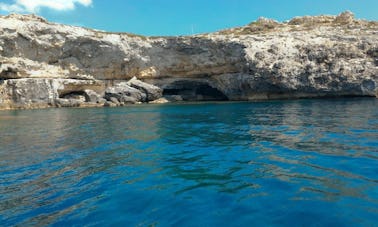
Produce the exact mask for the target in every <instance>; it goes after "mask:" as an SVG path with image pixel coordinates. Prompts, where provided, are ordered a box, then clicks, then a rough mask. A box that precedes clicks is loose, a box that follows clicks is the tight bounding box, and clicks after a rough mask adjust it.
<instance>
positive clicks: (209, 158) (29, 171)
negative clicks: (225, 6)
mask: <svg viewBox="0 0 378 227" xmlns="http://www.w3.org/2000/svg"><path fill="white" fill-rule="evenodd" d="M0 137H1V139H0V225H1V226H9V225H20V226H30V225H36V226H41V225H53V226H71V225H76V226H83V225H88V226H108V225H112V226H149V225H151V226H172V225H173V226H256V225H259V226H267V225H269V226H377V225H378V100H377V99H369V98H367V99H331V100H298V101H271V102H255V103H203V104H182V105H142V106H129V107H124V108H108V109H107V108H98V109H96V108H94V109H47V110H24V111H2V112H0Z"/></svg>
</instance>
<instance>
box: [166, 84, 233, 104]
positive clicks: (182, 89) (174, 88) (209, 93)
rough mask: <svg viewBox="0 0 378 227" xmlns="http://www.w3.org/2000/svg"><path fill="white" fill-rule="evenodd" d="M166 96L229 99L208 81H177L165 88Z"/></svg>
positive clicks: (203, 99) (186, 99) (197, 99)
mask: <svg viewBox="0 0 378 227" xmlns="http://www.w3.org/2000/svg"><path fill="white" fill-rule="evenodd" d="M163 95H164V96H172V95H178V96H181V98H182V99H183V100H184V101H227V100H228V98H227V96H226V95H225V94H224V93H223V92H221V91H220V90H218V89H217V88H214V87H211V86H210V85H209V84H208V83H206V82H199V81H187V80H182V81H176V82H173V83H171V84H169V85H168V86H167V87H166V88H164V90H163Z"/></svg>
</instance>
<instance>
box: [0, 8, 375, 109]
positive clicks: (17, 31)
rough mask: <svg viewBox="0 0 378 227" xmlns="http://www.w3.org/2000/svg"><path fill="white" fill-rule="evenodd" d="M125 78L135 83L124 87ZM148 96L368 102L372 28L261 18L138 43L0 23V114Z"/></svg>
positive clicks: (347, 20)
mask: <svg viewBox="0 0 378 227" xmlns="http://www.w3.org/2000/svg"><path fill="white" fill-rule="evenodd" d="M133 77H136V78H137V79H138V80H136V79H135V78H134V79H133V81H135V80H136V81H138V82H137V83H141V84H142V85H143V86H142V87H141V86H138V87H135V83H136V82H134V87H133V84H132V83H131V82H130V79H131V78H133ZM142 81H144V82H142ZM125 82H126V83H125ZM147 83H149V84H152V85H155V86H152V87H153V88H151V86H149V84H147ZM114 87H116V89H112V88H114ZM120 89H124V90H122V91H121V90H120ZM133 89H139V91H140V92H142V93H143V92H144V93H145V94H144V95H142V96H141V95H137V96H136V95H135V94H136V91H135V90H133ZM149 89H152V90H153V92H155V93H154V95H153V97H155V98H159V96H157V94H160V96H165V97H166V99H168V100H255V99H274V98H300V97H319V96H375V95H376V94H377V90H378V22H372V21H364V20H356V19H354V18H353V15H352V14H351V13H349V12H346V13H342V14H340V15H339V16H318V17H298V18H294V19H292V20H290V21H288V22H285V23H279V22H276V21H273V20H269V19H264V18H261V19H259V20H258V21H256V22H253V23H251V24H249V25H247V26H244V27H240V28H234V29H229V30H224V31H220V32H217V33H211V34H202V35H196V36H188V37H143V36H137V35H131V34H126V33H107V32H103V31H97V30H90V29H85V28H81V27H73V26H66V25H61V24H54V23H49V22H47V21H46V20H45V19H43V18H41V17H38V16H34V15H15V14H12V15H9V16H0V108H34V107H47V106H83V105H84V106H86V105H89V106H93V105H112V104H114V105H120V104H122V102H123V101H122V100H128V102H130V100H131V101H132V102H140V101H142V102H143V101H152V100H150V99H146V98H145V97H146V95H147V96H148V94H149V92H150V93H151V90H149ZM156 89H161V91H158V92H157V93H156V91H157V90H156ZM115 90H117V92H118V93H117V94H115V95H114V94H113V95H112V94H110V93H109V92H110V91H115ZM93 92H94V93H93ZM130 92H131V93H130ZM88 94H97V95H98V97H97V98H96V99H94V100H95V101H93V99H91V98H89V97H92V96H90V95H88ZM106 94H107V95H106ZM121 96H122V97H121ZM106 97H112V100H109V99H110V98H109V99H107V98H106ZM115 97H118V99H117V100H115V99H114V98H115ZM129 97H132V98H133V99H130V98H129ZM135 97H144V98H143V99H140V100H139V99H138V98H137V99H135ZM117 102H118V103H117ZM124 102H126V101H124ZM128 102H127V103H128Z"/></svg>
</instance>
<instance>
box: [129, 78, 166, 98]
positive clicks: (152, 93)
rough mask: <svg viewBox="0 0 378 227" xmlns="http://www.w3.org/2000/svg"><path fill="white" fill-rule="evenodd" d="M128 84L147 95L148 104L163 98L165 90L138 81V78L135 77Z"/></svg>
mask: <svg viewBox="0 0 378 227" xmlns="http://www.w3.org/2000/svg"><path fill="white" fill-rule="evenodd" d="M127 84H128V85H129V86H131V87H133V88H136V89H138V90H140V91H141V92H143V93H145V94H146V101H147V102H150V101H154V100H156V99H159V98H161V97H162V96H163V90H162V89H161V88H159V87H157V86H155V85H152V84H148V83H145V82H143V81H141V80H138V79H137V78H136V77H133V78H132V79H131V80H129V81H128V82H127Z"/></svg>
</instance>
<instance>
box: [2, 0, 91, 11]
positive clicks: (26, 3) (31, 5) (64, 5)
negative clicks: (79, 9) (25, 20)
mask: <svg viewBox="0 0 378 227" xmlns="http://www.w3.org/2000/svg"><path fill="white" fill-rule="evenodd" d="M13 2H14V3H13V4H6V3H0V10H2V11H6V12H16V13H36V12H38V11H39V10H40V9H41V8H49V9H53V10H73V9H75V7H76V5H83V6H90V5H92V0H14V1H13Z"/></svg>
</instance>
